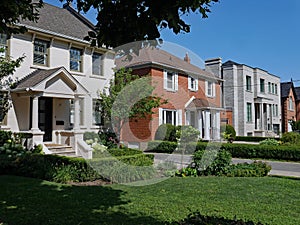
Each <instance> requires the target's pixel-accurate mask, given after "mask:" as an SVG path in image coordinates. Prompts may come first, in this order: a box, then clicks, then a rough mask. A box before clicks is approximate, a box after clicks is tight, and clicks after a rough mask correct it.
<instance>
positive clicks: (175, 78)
mask: <svg viewBox="0 0 300 225" xmlns="http://www.w3.org/2000/svg"><path fill="white" fill-rule="evenodd" d="M168 75H171V76H172V80H171V87H168ZM164 89H165V90H168V91H177V90H178V73H175V72H171V71H167V70H165V71H164Z"/></svg>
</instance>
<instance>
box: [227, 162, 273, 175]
mask: <svg viewBox="0 0 300 225" xmlns="http://www.w3.org/2000/svg"><path fill="white" fill-rule="evenodd" d="M270 171H271V166H269V165H268V164H266V163H263V162H253V163H250V164H249V163H239V164H236V165H230V167H229V168H228V171H227V172H226V176H228V177H264V176H267V175H268V173H269V172H270Z"/></svg>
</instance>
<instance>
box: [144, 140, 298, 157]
mask: <svg viewBox="0 0 300 225" xmlns="http://www.w3.org/2000/svg"><path fill="white" fill-rule="evenodd" d="M177 147H178V146H177V143H176V142H168V141H150V142H148V148H147V150H146V151H151V152H157V153H168V154H171V153H178V154H180V153H181V152H182V151H181V150H180V147H178V148H177ZM209 148H213V149H224V150H226V151H228V152H230V153H231V155H232V157H234V158H250V159H251V158H254V159H255V158H261V159H277V160H290V161H300V147H299V145H288V146H285V145H278V146H272V145H252V144H236V143H233V144H231V143H222V144H221V143H217V142H216V143H210V142H209V143H207V142H198V143H189V144H187V145H186V147H185V150H184V153H185V154H193V153H194V152H195V151H199V150H206V149H209Z"/></svg>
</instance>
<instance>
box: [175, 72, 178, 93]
mask: <svg viewBox="0 0 300 225" xmlns="http://www.w3.org/2000/svg"><path fill="white" fill-rule="evenodd" d="M175 91H178V73H175Z"/></svg>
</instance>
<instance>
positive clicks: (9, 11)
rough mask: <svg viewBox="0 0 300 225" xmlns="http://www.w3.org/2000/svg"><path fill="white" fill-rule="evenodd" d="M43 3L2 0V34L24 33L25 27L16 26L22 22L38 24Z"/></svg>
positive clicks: (0, 27)
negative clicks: (27, 21) (39, 11)
mask: <svg viewBox="0 0 300 225" xmlns="http://www.w3.org/2000/svg"><path fill="white" fill-rule="evenodd" d="M42 3H43V1H34V0H17V1H16V0H1V3H0V6H1V7H0V33H7V34H12V33H20V32H21V33H24V32H25V31H26V28H25V27H23V26H22V27H16V26H14V25H15V24H17V23H20V22H21V20H29V21H33V22H36V21H37V20H38V18H39V13H38V10H39V9H40V8H41V7H42Z"/></svg>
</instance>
